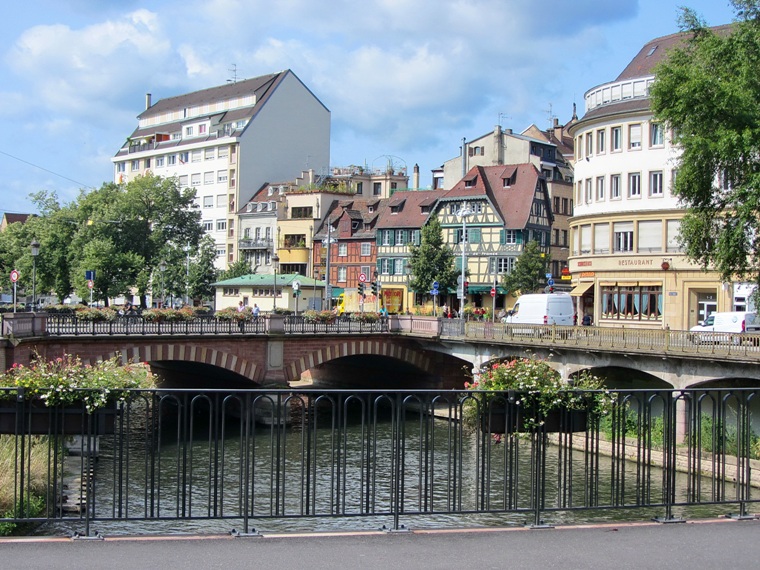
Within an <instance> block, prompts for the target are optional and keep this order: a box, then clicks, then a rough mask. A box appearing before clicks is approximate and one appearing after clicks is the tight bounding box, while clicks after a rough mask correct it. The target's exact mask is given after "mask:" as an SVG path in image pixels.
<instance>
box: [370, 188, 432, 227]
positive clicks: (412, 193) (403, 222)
mask: <svg viewBox="0 0 760 570" xmlns="http://www.w3.org/2000/svg"><path fill="white" fill-rule="evenodd" d="M443 195H444V192H442V191H440V190H408V191H407V190H402V191H398V192H394V193H393V196H391V197H390V198H389V199H388V204H387V205H386V208H385V209H384V210H383V212H382V213H381V214H380V218H379V219H378V220H377V226H376V227H377V228H378V229H379V228H386V229H387V228H415V229H416V228H421V227H422V226H423V225H424V224H425V222H426V221H427V219H428V217H429V216H430V214H429V213H423V212H422V206H431V205H432V204H434V203H435V201H436V200H437V199H438V198H440V197H441V196H443Z"/></svg>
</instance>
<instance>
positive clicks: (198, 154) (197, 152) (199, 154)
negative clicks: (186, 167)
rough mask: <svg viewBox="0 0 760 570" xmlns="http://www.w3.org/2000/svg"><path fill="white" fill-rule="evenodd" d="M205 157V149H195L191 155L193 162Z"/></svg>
mask: <svg viewBox="0 0 760 570" xmlns="http://www.w3.org/2000/svg"><path fill="white" fill-rule="evenodd" d="M202 159H203V151H201V150H200V149H199V150H194V151H193V153H192V154H191V155H190V160H192V161H193V162H200V161H201V160H202Z"/></svg>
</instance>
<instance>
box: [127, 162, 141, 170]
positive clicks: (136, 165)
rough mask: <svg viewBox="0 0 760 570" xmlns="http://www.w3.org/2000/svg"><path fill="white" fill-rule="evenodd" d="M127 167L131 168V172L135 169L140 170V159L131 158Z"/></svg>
mask: <svg viewBox="0 0 760 570" xmlns="http://www.w3.org/2000/svg"><path fill="white" fill-rule="evenodd" d="M129 167H130V169H131V170H132V172H134V171H135V170H140V161H139V160H133V161H132V162H131V163H130V165H129Z"/></svg>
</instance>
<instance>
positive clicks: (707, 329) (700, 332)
mask: <svg viewBox="0 0 760 570" xmlns="http://www.w3.org/2000/svg"><path fill="white" fill-rule="evenodd" d="M754 323H755V313H749V312H746V311H734V312H731V313H710V316H709V317H707V318H706V319H705V320H704V321H702V322H701V323H699V324H698V325H696V326H694V327H691V328H690V329H689V332H692V333H696V334H694V335H693V336H692V340H694V341H695V342H729V341H730V340H733V341H734V342H736V343H737V344H738V342H739V340H740V339H739V337H736V336H735V335H740V334H743V333H745V332H747V327H749V328H750V330H753V329H754V328H755V327H753V325H754ZM755 330H756V329H755Z"/></svg>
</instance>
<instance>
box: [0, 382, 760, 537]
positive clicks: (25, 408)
mask: <svg viewBox="0 0 760 570" xmlns="http://www.w3.org/2000/svg"><path fill="white" fill-rule="evenodd" d="M24 396H25V395H24V394H23V392H18V391H17V390H15V389H13V390H7V394H6V399H5V403H4V404H3V405H2V409H0V429H2V431H3V432H5V433H6V435H3V436H0V437H2V440H3V446H2V447H3V448H4V449H5V450H6V451H5V453H6V454H7V453H10V455H11V457H10V458H6V461H8V460H10V462H11V463H10V464H11V465H15V474H14V475H13V477H12V481H9V482H8V483H7V484H6V485H5V487H6V490H12V491H11V493H12V497H11V499H12V502H13V504H14V505H16V508H15V510H13V509H11V510H10V511H8V512H7V513H6V514H4V515H2V518H0V522H8V523H34V524H42V525H52V526H54V527H55V528H57V529H60V528H65V529H68V531H71V532H73V531H76V532H79V533H82V534H83V535H85V536H89V535H92V534H93V528H98V529H100V528H101V526H100V525H105V526H106V527H107V526H108V525H109V524H110V525H112V526H113V525H116V526H115V527H113V528H117V530H112V531H111V532H113V533H131V534H135V533H144V532H147V531H146V525H148V524H153V523H156V522H168V523H171V524H173V525H174V526H173V527H172V528H175V529H176V528H178V527H177V526H176V525H177V524H179V523H178V521H183V524H190V523H189V521H196V522H197V521H201V522H205V521H215V522H221V524H223V525H226V528H228V529H232V528H236V529H240V534H252V533H255V532H256V529H257V528H259V529H260V528H262V527H263V528H264V529H266V528H267V527H268V525H271V524H274V523H275V522H283V521H285V522H288V524H296V523H298V522H301V521H304V520H319V521H321V522H325V521H327V522H329V523H331V524H333V523H334V524H342V525H344V526H343V528H345V524H349V525H351V524H353V525H355V526H354V528H360V527H361V525H363V524H369V525H374V526H372V528H378V527H380V526H381V524H382V525H385V526H387V528H389V529H402V528H404V527H410V526H414V525H415V524H418V523H419V521H424V525H425V526H427V527H430V526H439V527H440V526H446V525H451V524H454V525H456V526H460V527H461V526H474V525H477V526H481V525H484V524H490V525H506V524H526V523H527V524H529V525H533V526H541V525H543V524H545V523H544V521H545V520H549V522H554V521H563V520H568V519H567V518H566V517H567V516H568V513H569V514H570V515H572V516H573V517H575V518H574V519H573V520H576V521H577V520H583V518H584V517H592V516H594V515H595V514H599V513H600V512H602V511H604V512H609V511H614V512H616V513H627V514H626V515H624V516H628V517H630V516H633V517H635V518H642V517H646V518H649V517H651V516H656V517H659V518H660V520H663V521H675V520H680V517H682V516H683V515H684V513H687V512H688V510H689V509H690V508H693V507H711V508H713V509H718V510H720V511H721V512H724V513H728V512H735V513H738V515H740V516H746V515H747V512H748V507H749V506H750V505H751V504H753V503H756V502H757V501H758V500H759V499H760V491H759V490H758V487H757V485H758V484H759V483H758V478H757V473H756V471H757V466H758V463H757V462H756V461H755V460H754V459H753V457H755V456H756V455H757V453H758V451H759V450H758V447H759V446H758V438H757V436H756V435H755V433H754V432H753V430H752V425H751V409H752V408H753V407H754V406H756V403H755V400H756V399H757V396H758V393H757V391H756V390H751V389H735V390H710V391H688V390H682V391H665V390H658V391H644V390H640V391H619V392H616V393H615V394H614V399H615V405H614V409H613V411H612V413H611V414H609V415H608V416H605V417H604V418H601V419H599V418H594V417H593V416H592V415H584V414H581V416H580V418H581V419H580V420H578V419H577V418H575V419H573V418H572V417H571V416H570V414H569V413H564V414H563V415H561V416H560V417H559V420H558V422H557V424H556V425H555V426H554V427H553V428H548V427H547V430H548V429H552V430H557V431H556V432H554V431H553V432H552V433H547V431H543V430H538V431H532V432H531V431H528V432H526V433H513V432H514V431H516V430H520V429H521V428H519V427H508V426H514V425H517V424H514V423H513V422H512V421H511V419H510V418H511V417H512V414H514V413H516V412H515V409H514V405H513V404H511V403H510V401H509V395H508V394H506V393H501V394H496V395H495V396H496V397H492V396H494V395H493V394H486V393H477V392H466V391H445V392H440V391H337V390H331V391H318V390H303V391H298V392H292V391H239V392H227V391H204V392H197V391H194V392H190V391H177V390H173V391H166V390H151V391H135V392H133V393H131V395H130V397H129V398H128V399H127V401H125V402H121V403H119V404H118V405H117V406H114V407H111V408H109V409H106V410H100V411H97V412H96V413H94V414H87V413H86V412H85V411H84V410H81V409H79V410H76V409H74V410H70V409H60V408H45V407H44V406H42V407H40V405H38V404H39V403H34V402H32V401H29V400H28V399H27V398H25V397H24ZM497 403H501V404H503V405H501V406H499V405H496V404H497ZM463 418H465V420H469V421H463ZM549 424H550V422H549V421H548V420H547V422H545V424H544V425H545V426H549ZM497 426H498V427H497ZM491 432H496V433H491ZM66 449H68V452H66V451H65V450H66ZM72 454H73V455H72ZM40 455H41V456H42V458H43V462H44V465H43V466H42V467H40V466H39V465H37V466H35V461H39V456H40ZM35 457H37V458H38V459H34V458H35ZM40 497H41V498H42V501H41V502H40ZM35 504H36V505H38V506H39V508H40V510H39V511H36V510H35V509H34V508H33V506H34V505H35ZM642 509H644V511H642ZM631 513H633V514H631ZM642 513H643V514H642ZM550 519H551V520H550ZM95 523H97V524H98V525H99V526H97V527H93V525H94V524H95ZM150 528H154V527H150ZM182 528H185V527H182ZM193 528H195V530H196V532H202V530H199V529H200V528H202V527H198V526H195V527H193ZM291 528H292V527H291ZM68 531H67V532H68ZM61 532H63V531H61Z"/></svg>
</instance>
